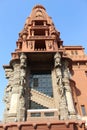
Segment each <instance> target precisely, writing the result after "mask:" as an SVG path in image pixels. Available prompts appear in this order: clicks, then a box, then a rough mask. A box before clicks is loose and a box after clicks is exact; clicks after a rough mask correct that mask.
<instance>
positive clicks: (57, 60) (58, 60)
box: [54, 52, 61, 67]
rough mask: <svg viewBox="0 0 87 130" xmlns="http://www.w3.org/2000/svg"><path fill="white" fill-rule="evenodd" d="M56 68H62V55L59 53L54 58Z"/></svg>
mask: <svg viewBox="0 0 87 130" xmlns="http://www.w3.org/2000/svg"><path fill="white" fill-rule="evenodd" d="M54 60H55V67H58V66H61V55H60V54H59V53H58V52H57V53H56V54H55V56H54Z"/></svg>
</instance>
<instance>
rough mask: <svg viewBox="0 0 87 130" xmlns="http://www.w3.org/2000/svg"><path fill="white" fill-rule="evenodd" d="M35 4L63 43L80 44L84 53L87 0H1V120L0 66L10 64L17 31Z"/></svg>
mask: <svg viewBox="0 0 87 130" xmlns="http://www.w3.org/2000/svg"><path fill="white" fill-rule="evenodd" d="M36 4H42V5H43V6H44V7H45V8H46V10H47V13H48V15H49V16H51V17H52V19H53V22H54V24H55V26H56V29H57V30H58V31H60V33H61V35H60V37H61V39H62V40H63V41H64V43H63V44H64V45H82V46H83V47H84V48H85V53H86V54H87V0H14V1H12V0H0V120H2V115H3V110H4V104H3V101H2V100H3V95H4V89H5V87H6V84H7V80H6V79H5V73H4V70H3V67H2V66H3V64H9V61H10V60H11V52H13V51H14V50H15V48H16V41H17V39H18V33H19V32H20V31H21V30H22V29H23V26H24V23H25V20H26V18H27V17H28V16H29V15H30V12H31V10H32V8H33V6H34V5H36Z"/></svg>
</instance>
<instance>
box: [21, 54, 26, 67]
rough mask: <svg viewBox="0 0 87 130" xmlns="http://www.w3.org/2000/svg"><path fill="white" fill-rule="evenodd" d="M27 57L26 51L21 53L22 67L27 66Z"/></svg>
mask: <svg viewBox="0 0 87 130" xmlns="http://www.w3.org/2000/svg"><path fill="white" fill-rule="evenodd" d="M26 59H27V57H26V55H25V54H24V53H21V55H20V66H21V68H22V67H26Z"/></svg>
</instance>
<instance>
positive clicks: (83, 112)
mask: <svg viewBox="0 0 87 130" xmlns="http://www.w3.org/2000/svg"><path fill="white" fill-rule="evenodd" d="M81 110H82V115H83V116H86V110H85V105H81Z"/></svg>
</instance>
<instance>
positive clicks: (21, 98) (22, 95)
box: [18, 53, 27, 121]
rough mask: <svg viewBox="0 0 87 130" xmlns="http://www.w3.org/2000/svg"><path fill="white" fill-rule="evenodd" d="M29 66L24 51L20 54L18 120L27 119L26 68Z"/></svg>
mask: <svg viewBox="0 0 87 130" xmlns="http://www.w3.org/2000/svg"><path fill="white" fill-rule="evenodd" d="M26 67H27V57H26V55H25V54H24V53H21V55H20V90H19V102H20V106H19V112H18V120H19V121H24V120H25V112H26V107H25V100H26V99H25V95H26V69H27V68H26Z"/></svg>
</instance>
